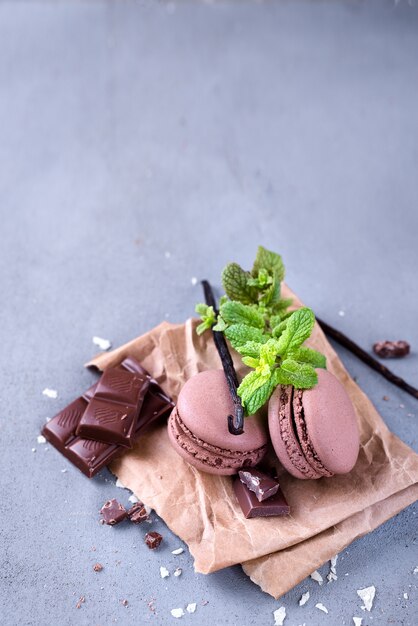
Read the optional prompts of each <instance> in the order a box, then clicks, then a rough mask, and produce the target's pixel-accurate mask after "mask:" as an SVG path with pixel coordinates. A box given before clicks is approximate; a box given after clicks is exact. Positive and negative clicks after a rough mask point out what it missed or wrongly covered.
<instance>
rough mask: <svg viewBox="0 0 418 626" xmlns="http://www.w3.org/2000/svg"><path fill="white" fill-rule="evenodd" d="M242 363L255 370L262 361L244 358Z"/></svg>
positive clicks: (248, 357) (250, 357)
mask: <svg viewBox="0 0 418 626" xmlns="http://www.w3.org/2000/svg"><path fill="white" fill-rule="evenodd" d="M242 362H243V363H244V365H248V367H252V368H253V369H255V368H256V367H258V365H259V362H260V361H259V359H258V358H256V357H252V356H244V357H243V358H242Z"/></svg>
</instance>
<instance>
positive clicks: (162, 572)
mask: <svg viewBox="0 0 418 626" xmlns="http://www.w3.org/2000/svg"><path fill="white" fill-rule="evenodd" d="M160 576H161V578H167V577H168V576H170V572H169V571H168V569H167V568H166V567H164V566H163V565H162V566H161V567H160Z"/></svg>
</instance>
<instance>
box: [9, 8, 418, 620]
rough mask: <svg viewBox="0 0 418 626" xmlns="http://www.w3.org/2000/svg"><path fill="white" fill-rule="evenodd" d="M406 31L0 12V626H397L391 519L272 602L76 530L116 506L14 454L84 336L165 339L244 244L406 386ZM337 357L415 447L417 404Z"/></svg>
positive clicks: (413, 132) (411, 233)
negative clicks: (380, 353) (182, 610)
mask: <svg viewBox="0 0 418 626" xmlns="http://www.w3.org/2000/svg"><path fill="white" fill-rule="evenodd" d="M417 29H418V9H417V7H411V6H409V4H408V3H407V2H400V3H392V2H380V3H361V2H352V3H351V2H350V3H349V2H347V3H342V2H334V3H328V2H323V3H322V2H319V3H317V2H315V3H307V2H299V1H296V2H269V3H249V2H242V3H237V2H234V3H232V2H231V3H223V2H220V3H217V4H200V3H194V2H185V3H168V4H164V3H149V2H148V3H134V2H115V3H104V2H68V3H67V2H57V3H54V2H45V3H40V2H30V3H24V2H4V1H3V2H0V90H1V91H0V218H1V226H0V228H1V231H0V232H1V246H0V255H1V269H0V271H1V284H0V286H1V298H2V305H1V307H0V329H1V353H0V367H1V380H2V386H1V395H0V397H1V407H2V408H1V412H0V425H1V446H2V452H1V456H0V469H1V474H0V476H1V504H0V510H1V524H0V535H1V549H0V555H1V568H0V578H1V585H2V586H1V600H2V609H1V618H0V621H1V623H2V624H3V625H5V626H12V625H17V624H19V625H26V624H27V625H42V626H43V625H48V626H49V625H51V626H56V625H59V626H63V625H79V624H80V625H82V624H86V625H87V624H88V625H101V626H104V625H107V624H112V623H118V624H123V625H125V624H126V625H130V624H148V623H149V624H171V623H173V622H174V621H175V620H174V618H172V617H171V615H170V609H171V608H174V607H177V606H184V605H185V604H187V603H188V602H197V603H198V608H197V611H196V613H195V614H194V615H187V616H185V617H184V618H183V622H184V623H186V624H199V625H205V624H211V625H223V624H230V625H237V626H243V625H251V624H257V625H267V624H273V621H274V620H273V610H274V609H276V608H278V607H279V606H280V605H282V604H283V605H284V606H285V607H286V610H287V613H288V618H287V621H286V624H289V626H291V625H297V624H303V623H305V624H306V626H315V625H318V626H319V625H323V624H324V625H325V624H332V625H333V626H334V625H337V624H347V625H348V624H352V616H353V615H357V616H362V617H363V618H364V621H363V624H365V625H367V626H370V625H372V624H375V625H376V624H379V625H380V624H405V625H413V624H416V623H418V616H417V612H418V610H417V604H418V603H417V598H418V590H417V581H418V576H414V575H413V573H412V572H413V569H414V567H415V566H417V565H418V554H417V545H416V540H417V516H416V513H417V511H418V508H417V507H416V506H412V507H410V508H409V509H407V510H406V511H404V512H403V513H401V514H400V515H398V516H397V517H396V518H395V519H393V520H391V521H389V522H388V523H386V524H384V525H383V526H382V527H381V528H379V529H378V530H377V531H375V532H374V533H372V534H371V535H369V536H367V537H364V538H362V539H360V540H358V541H356V542H355V543H354V544H353V545H351V546H350V547H349V548H348V549H347V550H345V551H344V552H343V554H342V555H341V556H340V560H339V562H338V568H337V571H338V575H339V578H338V581H336V582H334V583H332V584H328V585H324V586H322V587H319V586H318V585H317V584H316V583H314V582H313V581H312V580H307V581H304V582H303V583H301V584H300V585H298V586H297V587H296V588H295V589H293V590H292V591H290V592H289V593H287V594H286V595H285V596H284V597H283V598H281V599H280V600H279V601H276V600H274V599H272V598H271V597H269V596H267V595H265V594H264V593H262V592H261V591H260V590H259V588H258V587H256V586H255V585H253V584H252V583H251V582H250V581H249V579H248V578H247V577H246V576H245V575H244V574H243V572H242V571H241V569H240V567H239V566H237V567H234V568H230V569H228V570H225V571H222V572H219V573H216V574H213V575H210V576H206V577H205V576H202V575H195V574H194V572H193V567H192V560H191V558H190V557H189V555H188V554H187V552H186V553H185V554H183V555H181V556H179V557H173V556H172V555H171V550H172V549H174V548H176V547H177V546H178V545H179V541H178V540H176V538H175V537H174V536H172V535H171V534H170V533H169V532H168V530H166V529H165V527H164V524H163V522H162V521H158V520H157V521H156V522H155V528H157V529H161V530H162V532H163V534H164V536H165V538H166V541H165V547H162V548H161V550H160V551H159V552H158V553H151V552H149V551H148V550H147V548H145V547H144V545H143V538H142V536H143V529H142V528H141V527H139V528H136V527H133V526H125V527H120V528H117V529H112V528H108V527H102V526H100V525H99V524H98V515H97V511H98V509H99V507H100V506H101V504H102V503H103V501H104V500H105V499H107V498H110V497H115V496H116V497H119V498H120V499H121V500H122V501H123V502H124V503H127V498H128V495H129V494H128V493H127V492H122V491H121V490H119V489H118V488H116V487H115V486H114V484H113V483H114V479H113V477H112V476H111V475H110V474H109V473H108V472H107V471H104V472H103V473H102V474H101V475H100V476H99V477H98V478H96V479H95V480H93V481H88V480H87V479H86V478H85V477H84V476H83V475H81V474H80V473H79V472H78V471H77V470H76V469H75V468H73V467H70V465H69V464H68V463H67V462H66V461H65V460H64V459H63V458H62V457H61V456H60V455H59V454H58V453H57V452H56V451H55V450H54V449H53V448H51V447H50V446H45V445H38V444H37V441H36V437H37V435H38V433H39V429H40V428H41V426H42V424H43V423H44V421H45V419H46V417H47V416H52V415H53V414H54V413H55V412H56V411H57V410H58V409H59V407H62V406H64V405H65V404H66V403H67V402H68V401H70V400H71V399H72V398H74V397H75V396H77V395H78V394H79V393H80V392H81V391H82V390H84V389H85V388H86V387H87V385H89V384H90V383H91V381H92V380H93V379H94V374H93V373H91V372H89V371H86V370H85V369H83V363H84V362H85V361H86V360H87V359H89V358H90V357H91V356H92V355H93V354H94V353H95V348H94V346H93V344H92V342H91V338H92V336H93V335H96V334H97V335H100V336H103V337H107V338H110V339H111V340H112V342H113V345H114V346H117V345H118V344H121V343H123V342H126V341H127V340H129V339H131V338H133V337H135V336H137V335H138V334H140V333H142V332H144V331H146V330H147V329H149V328H151V327H152V326H154V325H155V324H157V323H158V322H160V321H161V320H162V319H169V320H172V321H182V320H184V319H185V318H186V317H188V316H190V315H191V314H192V313H193V308H194V303H195V302H196V301H198V300H200V299H201V294H200V290H199V287H198V286H197V287H194V286H193V285H192V284H191V278H192V277H193V276H196V277H198V278H201V277H208V278H209V279H210V280H212V281H213V282H214V283H215V284H216V285H219V274H220V270H221V268H222V267H223V265H224V264H225V262H226V261H228V260H232V259H234V260H238V261H240V262H241V263H242V264H243V265H244V266H245V265H247V266H248V265H249V264H250V262H251V260H252V258H253V256H254V253H255V249H256V246H257V245H258V244H259V243H263V244H264V245H266V246H269V247H271V248H273V249H275V250H278V251H281V252H282V254H283V256H284V259H285V261H286V264H287V267H288V282H289V283H290V284H291V286H292V287H293V288H294V289H295V290H296V291H297V292H298V293H299V294H300V296H301V297H302V298H303V299H304V300H305V301H306V302H307V303H308V304H309V305H311V306H312V307H313V308H314V309H315V311H316V312H317V313H318V314H319V315H321V316H322V317H323V318H324V319H327V320H329V322H330V323H331V324H334V325H336V326H338V327H339V328H341V329H342V330H343V331H345V332H347V333H348V334H349V335H351V336H352V337H353V338H355V339H356V340H357V341H358V342H359V343H360V344H362V345H363V346H366V347H369V346H370V345H371V344H372V342H373V341H375V340H377V339H380V338H390V337H391V338H406V339H408V340H409V341H410V342H411V343H412V345H413V347H414V352H413V354H412V355H411V356H410V357H409V358H408V359H405V360H404V361H399V362H396V363H394V364H393V367H394V369H395V370H396V371H397V372H399V373H400V374H401V375H403V376H405V377H406V378H407V379H409V380H410V381H411V382H412V383H414V382H415V384H417V382H418V357H417V351H418V329H417V324H416V319H417V302H418V281H417V270H418V246H417V229H418V209H417V196H418V177H417V166H418V152H417V145H418V143H417V140H418V116H417V111H418V80H417V79H418V74H417V61H418V30H417ZM168 253H169V254H168ZM340 311H342V312H344V316H341V315H340V314H339V312H340ZM338 351H339V353H340V354H341V356H342V358H343V360H344V362H345V364H346V365H347V367H348V369H349V371H350V372H351V374H352V375H354V376H356V377H357V378H358V381H359V384H360V385H361V387H362V388H363V389H364V390H365V391H366V392H367V393H368V394H369V396H370V397H371V399H372V400H373V402H374V403H375V404H376V406H377V407H378V409H379V410H380V412H381V414H382V415H383V417H384V419H385V421H386V423H387V424H388V426H389V427H390V428H391V429H392V430H393V431H394V432H395V433H396V434H397V435H399V436H400V437H401V438H402V439H403V440H404V441H405V442H406V443H408V444H409V445H411V446H412V447H414V448H415V449H417V448H418V442H417V419H418V405H417V402H416V401H415V400H413V399H412V398H411V397H408V396H406V395H405V394H403V393H402V392H400V391H399V390H398V389H396V388H394V387H392V386H391V385H389V384H388V383H386V382H384V381H383V380H382V379H380V378H379V377H378V376H377V375H376V374H375V373H373V372H371V371H369V370H368V369H367V368H366V367H364V366H363V365H362V364H361V363H359V362H358V361H357V360H356V359H355V358H353V357H351V356H350V355H349V354H347V353H346V352H345V351H343V350H341V349H338ZM45 387H52V388H55V389H57V390H58V392H59V398H58V399H57V400H51V399H48V398H46V397H44V396H43V395H42V390H43V389H44V388H45ZM383 395H388V396H389V398H390V399H389V401H386V402H384V401H383V400H382V396H383ZM32 448H35V452H32ZM63 470H67V471H66V472H63ZM93 547H94V549H93ZM95 562H100V563H102V564H103V565H104V570H103V571H102V572H101V573H100V574H96V573H94V572H93V571H92V566H93V564H94V563H95ZM160 565H166V566H167V567H169V568H171V569H172V568H174V566H175V565H180V566H181V567H182V568H183V575H182V576H181V577H180V578H178V579H174V578H173V577H170V578H169V579H167V580H164V581H163V580H161V578H160V576H159V566H160ZM327 571H328V570H327V567H325V568H324V572H327ZM283 576H286V572H283ZM371 584H374V585H375V586H376V588H377V595H376V600H375V605H374V608H373V611H372V612H371V613H370V614H364V613H363V612H362V611H361V610H360V601H359V598H358V597H357V595H356V589H358V588H361V587H364V586H368V585H371ZM305 590H309V591H310V592H311V596H312V598H311V600H310V602H309V603H308V604H307V605H306V606H305V607H303V608H301V607H299V606H298V604H297V602H298V599H299V597H300V595H301V593H302V592H304V591H305ZM404 593H407V594H408V599H404V597H403V594H404ZM82 595H83V596H85V603H84V604H83V605H82V607H81V608H80V609H79V610H77V609H76V602H77V600H78V598H79V597H80V596H82ZM123 599H127V600H128V602H129V606H128V607H124V606H123V605H122V604H121V600H123ZM152 599H154V604H155V609H156V612H155V614H153V613H152V612H151V611H150V610H149V608H148V602H149V601H151V600H152ZM205 600H206V601H208V603H207V604H205V605H202V602H203V601H205ZM319 601H320V602H322V603H323V604H325V606H327V607H328V609H329V614H328V615H325V614H323V613H320V612H319V611H318V610H317V609H315V608H314V605H315V604H316V602H319Z"/></svg>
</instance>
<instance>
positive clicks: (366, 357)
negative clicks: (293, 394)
mask: <svg viewBox="0 0 418 626" xmlns="http://www.w3.org/2000/svg"><path fill="white" fill-rule="evenodd" d="M316 321H317V322H318V324H319V325H320V327H321V328H322V330H323V331H324V333H325V334H326V335H329V337H331V338H332V339H334V340H335V341H337V342H338V343H339V344H340V345H342V346H343V347H344V348H347V350H349V351H350V352H352V353H353V354H354V355H355V356H356V357H358V358H359V359H360V360H361V361H363V363H366V365H368V366H369V367H371V368H372V369H374V370H375V371H376V372H379V374H381V375H382V376H383V377H384V378H386V380H388V381H389V382H391V383H392V384H394V385H396V386H397V387H399V388H400V389H402V390H403V391H406V393H409V394H410V395H411V396H413V397H414V398H416V399H417V400H418V389H415V387H412V385H410V384H409V383H407V382H406V381H405V380H403V378H400V376H397V375H396V374H394V373H393V372H391V371H390V369H388V368H387V367H386V366H385V365H382V363H379V361H377V360H376V359H374V358H373V357H372V356H371V355H370V354H369V353H368V352H366V351H365V350H363V348H360V346H358V345H357V344H356V343H355V342H354V341H353V340H352V339H349V337H347V335H344V333H342V332H340V331H339V330H336V329H335V328H333V327H332V326H330V325H329V324H327V323H326V322H324V321H322V320H320V319H319V318H318V317H317V318H316Z"/></svg>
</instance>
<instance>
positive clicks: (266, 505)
mask: <svg viewBox="0 0 418 626" xmlns="http://www.w3.org/2000/svg"><path fill="white" fill-rule="evenodd" d="M233 487H234V492H235V495H236V496H237V498H238V502H239V505H240V507H241V509H242V512H243V513H244V516H245V517H246V518H247V519H248V518H250V517H270V516H274V515H275V516H278V515H288V514H289V512H290V507H289V505H288V504H287V502H286V498H285V497H284V495H283V492H282V490H281V489H280V487H279V490H278V491H277V493H276V494H275V495H274V496H272V497H271V498H269V499H268V500H263V501H262V502H259V501H258V500H257V498H256V495H255V493H254V492H253V491H250V490H249V489H247V487H246V486H245V485H244V484H243V483H242V482H241V480H240V479H239V478H236V479H235V480H234V484H233Z"/></svg>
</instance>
